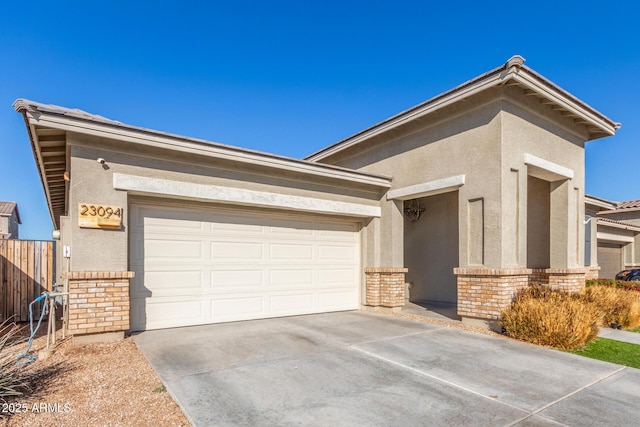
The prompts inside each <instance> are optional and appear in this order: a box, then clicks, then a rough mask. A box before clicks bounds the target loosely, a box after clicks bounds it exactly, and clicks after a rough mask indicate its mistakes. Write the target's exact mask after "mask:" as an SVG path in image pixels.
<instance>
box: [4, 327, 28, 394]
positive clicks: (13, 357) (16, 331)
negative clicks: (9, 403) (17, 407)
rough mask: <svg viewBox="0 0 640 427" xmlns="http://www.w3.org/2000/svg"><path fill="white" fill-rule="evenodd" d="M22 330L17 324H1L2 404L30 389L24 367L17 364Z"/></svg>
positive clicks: (21, 341)
mask: <svg viewBox="0 0 640 427" xmlns="http://www.w3.org/2000/svg"><path fill="white" fill-rule="evenodd" d="M22 343H24V338H23V337H21V336H20V328H19V327H18V326H17V325H16V324H15V323H8V322H4V323H2V324H0V402H5V401H6V399H7V398H8V397H13V396H20V395H22V394H23V393H24V391H25V390H26V389H28V375H27V374H26V373H25V370H24V369H23V368H24V366H21V365H18V364H16V361H17V357H18V354H20V350H21V347H20V348H19V346H20V344H22Z"/></svg>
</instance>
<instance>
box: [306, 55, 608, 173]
mask: <svg viewBox="0 0 640 427" xmlns="http://www.w3.org/2000/svg"><path fill="white" fill-rule="evenodd" d="M500 85H515V86H519V87H521V88H522V89H523V90H524V93H525V95H527V96H533V97H536V98H538V99H539V100H540V103H542V104H548V105H551V106H552V108H553V109H554V110H559V111H560V112H561V113H562V114H563V115H565V116H567V117H569V118H571V119H573V120H574V121H575V122H576V123H579V124H583V125H585V126H586V127H587V130H588V132H589V139H590V140H592V139H597V138H602V137H605V136H611V135H613V134H615V132H616V129H618V128H619V127H620V123H617V122H614V121H613V120H611V119H609V118H608V117H606V116H605V115H603V114H602V113H600V112H598V111H596V110H595V109H594V108H592V107H591V106H589V105H588V104H586V103H584V102H582V101H580V100H579V99H578V98H576V97H575V96H573V95H571V94H570V93H569V92H567V91H565V90H563V89H562V88H560V87H559V86H557V85H555V84H554V83H552V82H551V81H550V80H547V79H546V78H544V77H543V76H541V75H540V74H538V73H536V72H535V71H533V70H532V69H531V68H529V67H527V66H525V65H524V58H523V57H521V56H519V55H515V56H513V57H511V58H510V59H509V60H508V61H507V62H506V63H505V64H504V65H502V66H500V67H498V68H495V69H493V70H491V71H489V72H487V73H485V74H482V75H480V76H478V77H476V78H474V79H471V80H469V81H467V82H465V83H463V84H461V85H460V86H457V87H455V88H453V89H451V90H449V91H447V92H444V93H441V94H440V95H437V96H435V97H433V98H431V99H429V100H427V101H425V102H423V103H421V104H418V105H416V106H415V107H412V108H409V109H408V110H405V111H403V112H401V113H399V114H397V115H395V116H393V117H390V118H388V119H386V120H384V121H382V122H380V123H378V124H376V125H374V126H371V127H370V128H367V129H365V130H363V131H361V132H358V133H356V134H354V135H352V136H350V137H348V138H346V139H343V140H342V141H339V142H337V143H335V144H333V145H330V146H329V147H326V148H324V149H322V150H320V151H317V152H315V153H313V154H311V155H309V156H307V157H306V160H310V161H314V162H317V161H321V160H322V159H324V158H327V157H329V156H331V155H333V154H336V153H338V152H340V151H342V150H345V149H347V148H349V147H352V146H354V145H357V144H359V143H360V142H363V141H366V140H368V139H370V138H373V137H374V136H377V135H380V134H382V133H384V132H387V131H389V130H392V129H394V128H397V127H399V126H402V125H404V124H407V123H409V122H411V121H413V120H416V119H418V118H420V117H423V116H426V115H427V114H431V113H433V112H435V111H437V110H439V109H441V108H444V107H446V106H448V105H451V104H453V103H455V102H459V101H461V100H463V99H465V98H468V97H470V96H472V95H474V94H476V93H479V92H481V91H484V90H486V89H489V88H491V87H495V86H500Z"/></svg>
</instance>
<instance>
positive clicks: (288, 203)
mask: <svg viewBox="0 0 640 427" xmlns="http://www.w3.org/2000/svg"><path fill="white" fill-rule="evenodd" d="M113 188H114V189H116V190H123V191H131V192H135V193H138V194H145V195H154V196H165V197H166V196H172V197H176V198H182V199H192V200H203V201H210V202H220V203H230V204H234V205H243V206H259V207H265V208H279V209H294V210H297V211H304V212H313V213H322V214H334V215H346V216H354V217H360V218H372V217H380V215H381V209H380V207H379V206H370V205H363V204H359V203H348V202H338V201H333V200H324V199H317V198H314V197H302V196H291V195H286V194H278V193H270V192H266V191H254V190H246V189H242V188H235V187H224V186H220V185H205V184H194V183H190V182H184V181H173V180H168V179H156V178H147V177H143V176H136V175H127V174H121V173H114V174H113Z"/></svg>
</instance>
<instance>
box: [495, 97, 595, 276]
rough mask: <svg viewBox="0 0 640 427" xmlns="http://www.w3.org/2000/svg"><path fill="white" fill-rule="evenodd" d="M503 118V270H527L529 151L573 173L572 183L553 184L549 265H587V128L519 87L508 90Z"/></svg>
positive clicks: (556, 182)
mask: <svg viewBox="0 0 640 427" xmlns="http://www.w3.org/2000/svg"><path fill="white" fill-rule="evenodd" d="M501 119H502V139H503V145H502V162H503V167H502V169H501V172H502V177H503V179H502V185H503V191H502V195H503V211H502V216H503V224H504V228H505V231H509V232H505V233H504V234H503V236H502V238H503V245H502V248H503V259H504V260H505V263H504V265H503V267H516V266H521V267H526V245H527V239H526V224H527V207H526V200H527V176H528V175H529V174H530V173H531V172H530V170H529V169H530V167H529V166H527V165H526V164H525V160H524V154H525V153H528V154H531V155H533V156H536V157H538V158H540V159H544V160H546V161H549V162H552V163H554V164H556V165H559V166H562V167H564V168H568V169H570V170H571V171H573V174H574V177H573V178H572V179H559V180H558V181H554V182H552V183H551V206H550V210H551V217H550V219H551V222H550V228H551V229H550V235H551V242H550V243H551V245H550V248H549V249H550V262H551V265H550V267H553V268H574V267H581V266H583V265H584V227H583V223H582V221H583V218H584V182H585V180H584V142H585V141H586V140H587V139H588V135H587V133H586V129H585V128H584V127H583V126H581V125H576V124H575V123H574V122H573V121H571V120H570V119H568V118H566V117H564V116H562V115H561V114H560V113H559V112H557V111H553V110H552V109H551V108H550V107H548V106H546V105H544V104H540V102H539V101H538V100H537V99H532V98H531V97H526V96H524V95H523V93H522V92H521V91H520V90H519V89H516V88H506V89H505V92H504V102H503V110H502V113H501ZM514 175H516V176H517V178H514ZM516 180H517V181H518V185H517V186H515V181H516ZM510 230H518V231H517V232H511V231H510Z"/></svg>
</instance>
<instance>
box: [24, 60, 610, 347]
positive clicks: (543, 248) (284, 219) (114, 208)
mask: <svg viewBox="0 0 640 427" xmlns="http://www.w3.org/2000/svg"><path fill="white" fill-rule="evenodd" d="M14 107H15V109H16V110H17V111H18V112H20V113H22V114H23V116H24V119H25V123H26V125H27V128H28V134H29V136H30V138H31V143H32V146H33V148H34V156H35V158H36V162H37V165H38V168H39V172H40V175H41V178H42V183H43V186H44V189H45V194H46V196H47V201H48V204H49V209H50V211H51V217H52V219H53V223H54V224H55V228H56V229H59V230H60V235H61V237H60V239H61V244H62V245H63V247H65V249H64V250H63V251H59V253H64V252H66V253H67V255H68V256H69V257H70V259H69V269H70V273H69V275H68V277H69V291H70V307H71V310H70V319H69V326H70V329H71V333H72V334H74V335H76V336H80V335H83V334H92V333H108V334H109V335H108V337H119V336H122V333H123V330H126V329H129V328H130V329H132V330H143V329H154V328H165V327H173V326H184V325H195V324H203V323H215V322H225V321H233V320H246V319H257V318H265V317H277V316H286V315H296V314H306V313H318V312H327V311H339V310H351V309H358V308H360V307H361V306H363V305H369V306H383V307H399V306H402V305H403V304H404V303H405V282H411V283H412V289H411V291H410V298H411V300H412V301H418V302H420V301H430V302H432V303H439V304H444V305H453V306H457V310H458V313H459V315H460V316H462V318H463V320H464V321H467V322H471V323H481V324H489V325H494V326H495V324H496V320H497V319H498V317H499V314H500V311H501V310H502V309H503V308H505V307H506V306H507V305H508V304H509V302H510V301H511V297H512V295H513V294H514V292H515V291H516V290H517V289H518V288H520V287H522V286H526V285H527V284H528V283H530V282H532V281H536V282H540V281H542V282H546V283H549V284H551V285H553V286H557V287H562V288H564V289H573V290H575V289H580V288H581V287H582V286H584V280H585V277H586V276H587V273H589V271H590V269H589V268H585V267H584V265H585V264H584V253H585V249H584V242H585V237H584V227H583V219H584V213H585V211H584V209H585V203H584V182H585V180H584V145H585V143H586V142H587V141H590V140H593V139H596V138H601V137H606V136H610V135H613V134H615V131H616V129H617V128H618V127H619V126H620V125H619V124H618V123H616V122H614V121H612V120H611V119H609V118H607V117H606V116H604V115H602V114H601V113H599V112H598V111H596V110H594V109H593V108H592V107H590V106H589V105H587V104H586V103H584V102H582V101H580V100H579V99H577V98H575V97H574V96H573V95H571V94H569V93H567V92H566V91H564V90H562V89H561V88H559V87H558V86H556V85H555V84H553V83H552V82H550V81H549V80H547V79H545V78H544V77H542V76H541V75H539V74H537V73H536V72H534V71H533V70H531V69H530V68H528V67H526V66H525V65H524V60H523V59H522V58H521V57H519V56H514V57H513V58H511V59H510V60H509V61H508V62H507V63H505V64H504V65H502V66H500V67H498V68H496V69H494V70H491V71H489V72H487V73H485V74H482V75H481V76H479V77H477V78H475V79H472V80H470V81H468V82H466V83H464V84H462V85H460V86H458V87H456V88H454V89H452V90H450V91H448V92H445V93H443V94H441V95H438V96H436V97H434V98H432V99H430V100H428V101H426V102H424V103H422V104H420V105H417V106H415V107H413V108H410V109H408V110H406V111H404V112H402V113H400V114H398V115H396V116H394V117H391V118H389V119H387V120H385V121H383V122H381V123H379V124H377V125H375V126H372V127H370V128H368V129H365V130H363V131H362V132H359V133H357V134H355V135H353V136H351V137H349V138H347V139H345V140H343V141H340V142H338V143H336V144H334V145H331V146H329V147H327V148H325V149H324V150H321V151H319V152H317V153H315V154H312V155H311V156H309V157H308V158H307V159H305V160H296V159H291V158H285V157H281V156H276V155H272V154H267V153H261V152H256V151H251V150H246V149H242V148H237V147H231V146H227V145H221V144H217V143H212V142H208V141H202V140H197V139H193V138H187V137H183V136H178V135H171V134H167V133H163V132H158V131H154V130H150V129H143V128H138V127H135V126H130V125H126V124H123V123H120V122H117V121H113V120H109V119H105V118H104V117H100V116H95V115H91V114H88V113H85V112H83V111H80V110H72V109H67V108H62V107H57V106H53V105H45V104H40V103H36V102H32V101H28V100H18V101H16V103H15V104H14ZM65 153H66V154H65ZM66 248H68V249H66ZM60 265H62V264H60ZM101 290H104V293H100V291H101ZM93 292H98V295H100V296H99V297H96V298H97V299H101V298H102V299H101V301H102V302H99V301H97V299H95V298H92V299H91V300H88V299H86V298H91V297H92V295H91V294H92V293H93ZM105 295H106V297H105ZM111 296H113V297H111ZM86 301H93V302H86Z"/></svg>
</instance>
